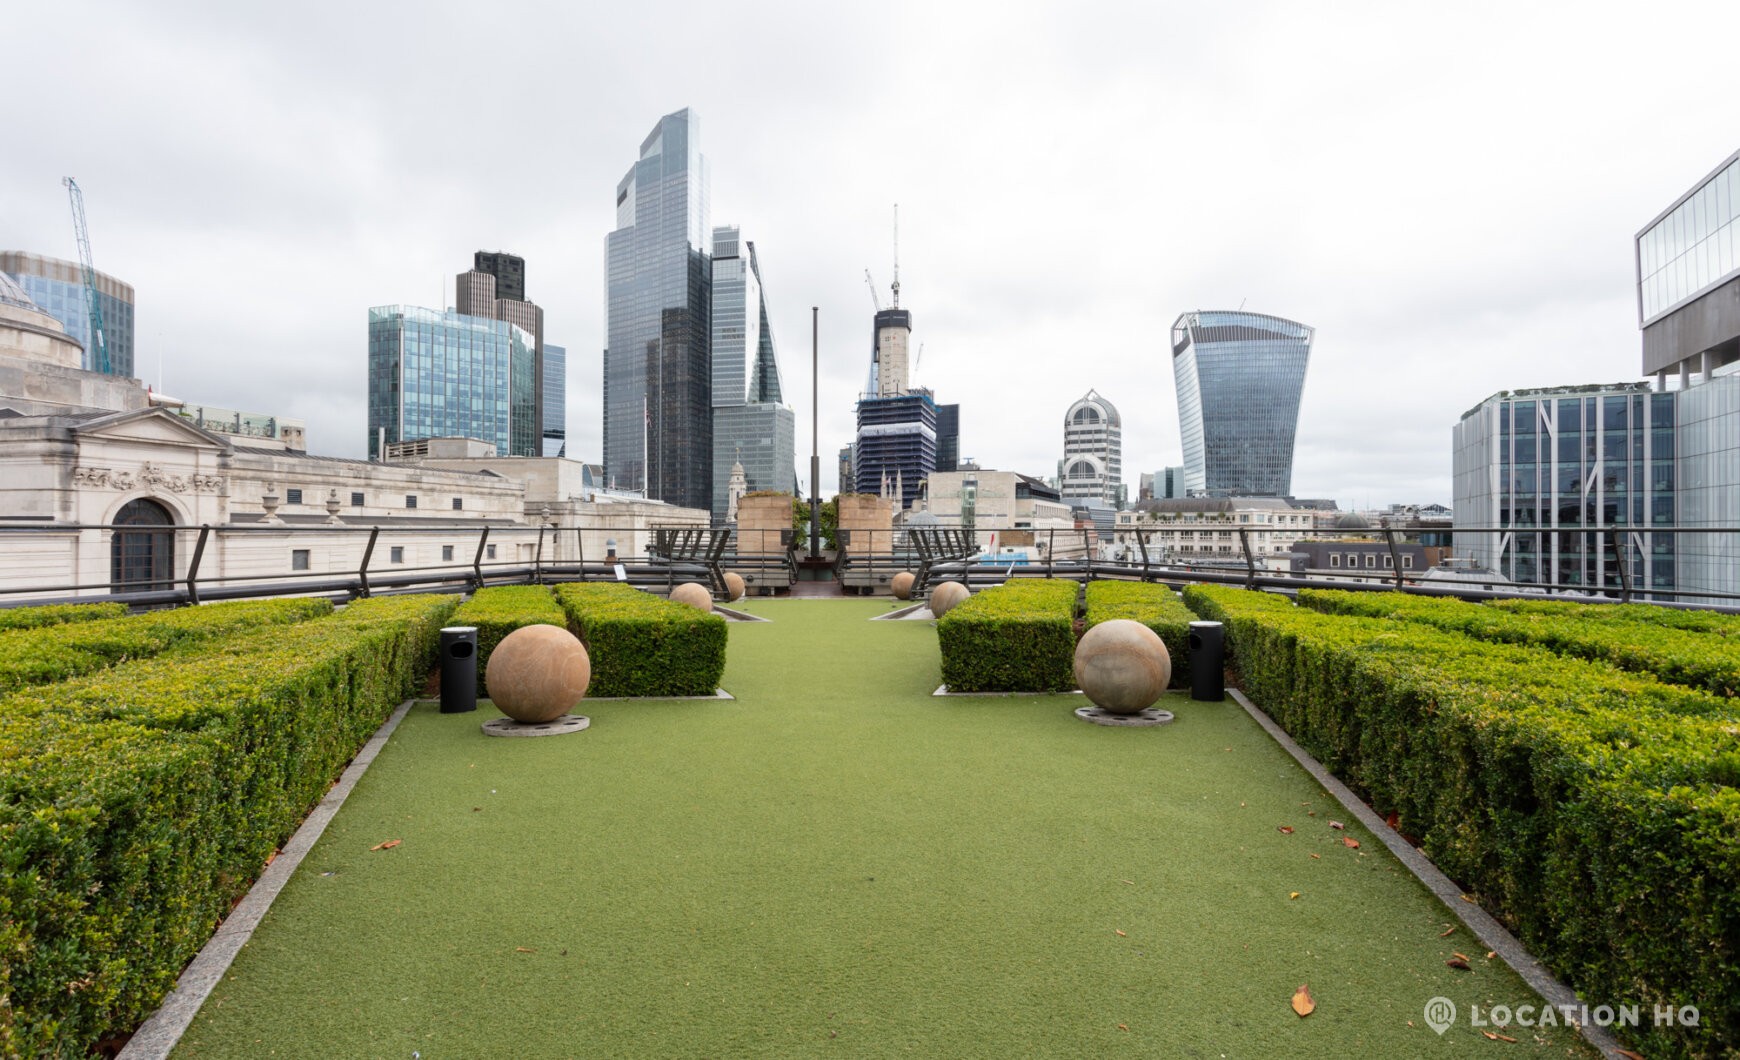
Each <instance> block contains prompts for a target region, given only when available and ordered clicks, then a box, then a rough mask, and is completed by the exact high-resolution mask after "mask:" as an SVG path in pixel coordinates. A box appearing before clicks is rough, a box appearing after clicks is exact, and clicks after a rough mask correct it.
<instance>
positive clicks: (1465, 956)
mask: <svg viewBox="0 0 1740 1060" xmlns="http://www.w3.org/2000/svg"><path fill="white" fill-rule="evenodd" d="M1450 956H1452V957H1455V958H1458V959H1460V960H1464V961H1472V960H1473V959H1474V958H1473V957H1470V956H1468V954H1466V953H1457V952H1456V951H1455V950H1451V951H1450Z"/></svg>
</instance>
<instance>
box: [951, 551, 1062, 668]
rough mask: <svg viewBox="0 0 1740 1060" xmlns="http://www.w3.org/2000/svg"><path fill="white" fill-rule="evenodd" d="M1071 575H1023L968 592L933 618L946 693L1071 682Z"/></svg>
mask: <svg viewBox="0 0 1740 1060" xmlns="http://www.w3.org/2000/svg"><path fill="white" fill-rule="evenodd" d="M1076 592H1077V586H1076V584H1075V582H1072V581H1051V580H1046V579H1038V578H1033V579H1021V580H1015V581H1009V582H1005V583H1004V584H1002V585H998V586H993V587H992V588H989V589H986V590H984V591H982V592H978V593H974V594H973V595H972V596H970V597H968V598H967V599H966V600H965V601H963V602H961V603H960V604H958V605H956V606H955V607H954V608H953V609H951V610H950V611H949V613H948V614H946V615H944V616H943V617H942V618H940V619H938V620H937V624H936V636H937V643H938V645H939V647H940V648H941V651H942V679H943V684H944V685H946V686H947V687H948V690H949V691H951V692H1065V691H1068V690H1069V689H1071V688H1074V687H1075V672H1074V662H1075V628H1074V623H1075V598H1076Z"/></svg>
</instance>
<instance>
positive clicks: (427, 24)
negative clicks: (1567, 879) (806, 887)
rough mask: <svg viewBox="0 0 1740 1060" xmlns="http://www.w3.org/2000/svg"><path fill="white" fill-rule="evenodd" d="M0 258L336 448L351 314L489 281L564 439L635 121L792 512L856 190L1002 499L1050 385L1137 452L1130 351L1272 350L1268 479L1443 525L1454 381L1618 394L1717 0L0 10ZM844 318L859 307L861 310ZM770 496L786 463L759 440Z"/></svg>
mask: <svg viewBox="0 0 1740 1060" xmlns="http://www.w3.org/2000/svg"><path fill="white" fill-rule="evenodd" d="M0 25H3V28H4V36H5V39H6V52H7V74H8V76H7V78H6V86H7V87H6V89H5V92H6V94H7V96H8V97H9V99H8V100H7V101H6V102H5V104H4V105H3V106H0V113H3V114H4V115H5V118H4V135H3V136H0V145H3V146H0V248H6V249H21V250H29V251H35V252H38V253H45V254H50V255H54V256H58V257H64V258H74V257H76V250H75V247H74V244H73V237H72V226H71V222H70V219H69V214H68V209H67V202H66V196H65V193H64V190H63V189H62V188H61V186H60V178H61V177H62V176H63V175H67V174H71V175H73V176H75V177H77V178H78V181H79V183H80V184H81V185H82V186H83V187H84V189H85V195H86V203H87V211H88V215H89V220H90V227H91V240H92V245H93V248H94V251H95V257H96V264H97V267H98V268H100V269H102V270H104V271H106V272H109V273H111V274H113V275H115V276H118V277H120V278H121V279H124V280H126V281H128V282H130V283H132V284H133V285H134V287H135V288H136V289H137V300H138V311H137V342H138V351H139V353H138V358H139V360H138V371H139V374H140V375H141V376H142V377H144V378H145V379H146V380H147V381H149V382H151V383H153V384H158V383H159V382H160V383H161V387H160V388H161V389H162V390H164V391H165V392H167V393H170V394H172V395H175V396H177V397H182V398H185V399H188V400H191V401H197V402H200V403H207V404H213V405H222V406H228V407H233V408H241V409H246V410H253V411H261V412H270V413H276V414H279V415H284V416H292V417H300V418H302V419H305V420H306V421H307V422H308V427H309V440H310V447H311V449H312V450H313V451H315V452H318V453H324V454H329V455H338V456H359V455H361V454H362V453H363V452H364V449H365V445H366V440H365V434H366V413H365V396H366V385H365V380H364V361H365V350H366V334H367V323H366V321H367V310H368V307H369V306H371V305H379V304H387V303H395V302H397V303H409V304H417V305H435V304H440V305H447V304H451V302H452V298H453V276H454V274H456V273H458V272H460V271H462V270H463V269H465V268H468V267H469V266H470V261H471V254H472V252H473V251H474V250H477V249H480V248H481V249H502V250H508V251H511V252H513V253H517V254H520V255H522V256H524V257H525V258H526V260H527V284H528V296H529V297H530V298H532V299H533V300H534V301H536V302H538V303H539V304H541V305H543V306H544V307H545V310H546V314H547V317H546V335H547V338H548V340H549V341H551V342H556V343H559V344H564V345H566V346H567V347H568V349H569V357H570V366H569V394H568V417H569V428H568V429H569V452H570V453H571V454H573V455H576V456H580V457H583V458H585V459H590V460H596V459H598V457H599V453H600V425H599V424H600V403H599V380H600V376H601V359H602V358H601V353H600V349H601V347H602V345H603V334H604V321H603V302H604V293H603V277H602V264H603V245H604V237H605V233H606V232H607V231H608V230H609V229H610V228H611V227H612V226H613V224H614V189H615V186H616V182H617V181H618V180H619V179H620V178H621V177H622V175H623V173H624V172H625V171H626V170H627V169H628V167H629V165H630V164H631V162H632V161H633V159H634V157H635V154H636V152H637V150H638V148H639V145H640V141H641V139H642V138H643V137H644V136H645V135H646V133H647V132H648V131H649V130H650V129H651V128H652V126H653V124H654V123H655V122H656V121H657V119H658V117H659V116H660V115H661V114H665V113H668V112H670V111H674V110H677V109H680V108H682V107H685V106H686V107H692V108H694V109H695V110H696V111H697V112H698V113H699V115H700V117H701V122H702V124H701V148H702V151H703V153H705V154H706V155H707V156H708V158H709V162H710V166H711V169H712V220H713V223H715V224H728V223H736V224H740V225H742V226H743V229H744V231H745V234H746V235H747V236H748V238H750V239H752V240H754V241H755V242H756V244H757V247H758V250H759V253H760V257H761V262H762V269H763V277H764V279H765V281H766V283H767V288H768V296H769V299H770V302H771V309H772V313H773V324H774V330H775V336H776V339H777V341H778V342H779V344H780V350H781V360H782V365H783V370H784V375H785V381H786V387H787V391H788V393H789V394H793V395H794V396H795V397H797V398H798V400H795V401H794V405H795V407H796V409H797V412H798V422H799V438H798V448H799V452H800V453H801V454H804V456H807V454H808V452H809V449H810V412H811V403H810V400H809V393H810V386H811V371H810V350H809V338H810V320H809V315H810V313H809V308H810V306H812V305H813V306H819V307H820V308H821V344H820V361H821V373H820V380H819V384H820V395H821V400H820V403H819V408H820V419H821V450H822V453H823V454H824V459H823V468H824V470H823V473H822V485H823V488H824V490H825V491H828V492H831V491H832V489H833V487H834V478H835V473H834V461H833V459H832V454H833V453H835V452H836V450H837V449H838V448H839V447H840V446H841V445H843V444H845V443H846V442H848V441H849V440H850V436H851V432H852V402H853V400H854V398H855V395H856V393H857V391H858V389H859V388H860V387H861V386H862V384H863V380H864V377H865V374H866V370H867V368H868V361H869V355H870V331H871V313H872V305H871V296H870V292H869V290H868V288H867V286H866V284H865V281H864V270H865V269H866V268H869V269H870V270H871V272H872V273H873V274H874V275H875V277H876V279H877V282H878V283H879V284H881V285H882V286H883V287H884V288H886V286H887V284H888V282H889V280H890V279H891V278H892V277H891V272H892V263H891V257H892V251H891V246H890V240H891V232H890V215H891V210H892V205H893V204H894V203H896V202H898V203H899V204H900V280H901V292H902V299H901V301H902V304H903V305H905V306H907V307H909V308H911V309H912V310H913V314H914V325H915V326H914V342H915V343H917V342H922V343H923V344H924V354H923V362H922V364H921V366H920V370H919V377H920V378H919V382H920V383H922V384H923V385H927V386H930V387H932V388H934V389H935V391H936V393H937V396H938V400H940V401H947V402H954V401H958V402H960V403H961V406H962V412H961V420H962V428H961V429H962V442H961V444H962V452H963V454H965V455H969V456H972V457H975V458H977V459H978V461H979V462H980V464H981V465H982V466H985V467H995V468H1001V469H1009V470H1018V471H1024V472H1027V473H1030V474H1040V475H1046V474H1051V473H1052V472H1053V471H1054V470H1055V464H1056V461H1057V458H1058V456H1059V455H1060V454H1059V450H1060V449H1061V446H1062V433H1063V426H1062V417H1063V413H1064V410H1065V409H1066V408H1067V406H1068V405H1069V404H1070V402H1071V401H1072V400H1073V399H1075V398H1076V397H1078V396H1080V395H1081V394H1083V393H1085V392H1086V391H1087V390H1088V389H1089V388H1095V389H1098V390H1099V391H1100V392H1101V393H1103V394H1105V395H1106V396H1107V397H1109V398H1110V399H1111V400H1112V401H1113V402H1114V403H1116V404H1117V405H1118V407H1119V409H1120V410H1121V411H1122V413H1123V416H1124V425H1125V428H1124V467H1125V474H1126V478H1127V480H1128V481H1130V482H1131V484H1132V485H1133V484H1134V481H1135V478H1136V475H1137V473H1138V472H1140V471H1143V470H1153V469H1155V468H1159V467H1163V466H1165V465H1168V464H1174V463H1178V462H1179V461H1180V455H1179V442H1178V415H1177V406H1176V403H1175V400H1174V393H1173V384H1172V372H1171V365H1170V351H1169V347H1168V331H1169V328H1170V325H1171V323H1172V321H1173V320H1174V319H1175V318H1176V317H1177V315H1178V314H1179V313H1180V312H1183V311H1186V310H1193V309H1217V308H1237V307H1238V306H1239V305H1241V304H1243V305H1244V306H1245V307H1246V308H1248V309H1251V310H1255V311H1259V312H1267V313H1273V314H1276V315H1279V316H1284V317H1290V318H1292V319H1295V320H1299V321H1302V322H1304V323H1307V324H1310V325H1313V326H1314V327H1315V328H1316V329H1317V340H1316V347H1315V349H1314V350H1313V352H1312V360H1311V366H1310V371H1309V373H1308V376H1307V379H1306V384H1305V400H1304V407H1303V409H1302V411H1301V414H1300V423H1299V447H1298V454H1297V458H1296V461H1295V467H1294V475H1293V487H1294V492H1295V493H1296V494H1298V495H1300V496H1321V497H1334V498H1336V499H1338V500H1340V501H1341V502H1342V503H1343V504H1344V506H1345V505H1356V506H1361V507H1364V506H1368V505H1382V504H1386V503H1390V502H1430V501H1439V502H1444V503H1448V502H1449V501H1450V449H1449V437H1450V428H1451V425H1452V424H1453V423H1455V422H1456V420H1457V419H1458V418H1459V417H1460V415H1461V413H1462V412H1463V411H1464V410H1466V409H1467V408H1468V407H1470V406H1471V405H1473V404H1475V403H1476V402H1478V401H1479V400H1481V399H1482V398H1484V397H1486V396H1487V395H1489V394H1491V393H1493V392H1494V391H1496V390H1500V389H1507V388H1516V387H1528V386H1546V385H1555V384H1570V383H1585V382H1612V381H1618V380H1624V379H1633V378H1636V376H1637V372H1638V369H1639V360H1640V358H1639V340H1638V332H1637V319H1636V310H1635V293H1634V287H1633V271H1632V244H1631V241H1632V237H1633V235H1634V234H1635V232H1636V231H1637V229H1639V228H1641V227H1642V226H1643V225H1644V224H1645V223H1646V222H1648V221H1649V220H1650V219H1651V218H1652V217H1653V216H1654V215H1655V214H1656V213H1657V212H1658V211H1659V210H1661V209H1662V208H1663V207H1665V206H1666V205H1668V203H1669V202H1671V201H1672V200H1673V199H1674V198H1675V197H1676V196H1677V195H1679V194H1680V193H1681V192H1683V191H1685V190H1686V189H1687V188H1689V187H1690V186H1691V185H1692V184H1693V183H1694V182H1695V181H1696V180H1698V179H1699V178H1700V177H1702V176H1703V175H1704V174H1705V173H1706V172H1708V171H1709V170H1710V169H1712V168H1713V167H1714V166H1715V165H1716V164H1717V163H1718V162H1720V161H1722V160H1723V159H1724V158H1726V157H1727V156H1728V155H1729V154H1730V153H1731V152H1733V151H1734V150H1735V149H1736V148H1737V147H1740V119H1736V116H1735V115H1736V112H1735V110H1734V84H1735V82H1734V72H1733V50H1732V49H1733V41H1734V40H1735V39H1736V37H1737V34H1740V5H1736V4H1732V3H1705V4H1673V3H1653V4H1648V5H1644V4H1611V3H1610V4H1593V5H1592V4H1586V3H1584V4H1575V5H1573V4H1568V3H1567V4H1517V3H1499V4H1472V3H1464V4H1442V3H1440V4H1423V3H1397V2H1393V0H1391V2H1384V3H1334V4H1330V3H1298V2H1283V3H1273V4H1261V3H1229V4H1209V3H1191V4H1181V3H1154V2H1149V3H1133V4H1123V3H1101V4H1079V3H1077V4H1063V3H1058V4H1033V3H1009V2H1001V3H994V4H993V3H980V4H968V3H929V4H922V3H921V4H905V3H878V4H856V5H838V4H817V3H790V4H761V3H753V2H752V3H743V4H717V3H705V4H701V3H694V4H690V3H646V4H640V5H609V6H606V5H602V4H591V3H568V4H511V3H498V4H476V3H466V4H456V3H455V4H447V3H396V2H370V3H349V4H327V3H319V2H312V3H303V4H295V5H281V4H280V5H269V6H268V5H252V4H234V3H175V2H154V3H151V4H126V3H82V2H80V3H64V4H60V3H57V4H43V3H36V4H27V3H10V4H5V5H3V6H0ZM883 297H884V298H886V291H885V290H884V292H883ZM799 463H800V465H801V466H802V468H803V469H804V472H805V474H806V475H807V468H808V461H807V459H804V458H803V457H800V460H799Z"/></svg>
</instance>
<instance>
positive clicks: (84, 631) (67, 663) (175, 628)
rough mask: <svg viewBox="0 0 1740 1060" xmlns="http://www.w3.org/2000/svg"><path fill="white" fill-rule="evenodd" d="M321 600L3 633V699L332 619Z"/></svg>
mask: <svg viewBox="0 0 1740 1060" xmlns="http://www.w3.org/2000/svg"><path fill="white" fill-rule="evenodd" d="M331 611H332V604H331V603H330V602H328V601H326V600H322V599H294V600H246V601H237V602H233V603H221V604H201V605H200V606H198V607H178V608H175V609H174V610H168V611H145V612H142V613H140V614H137V615H125V616H123V617H121V618H105V619H95V620H92V621H87V622H77V623H74V624H70V625H67V624H62V625H52V626H40V627H37V628H34V629H14V630H8V631H6V632H3V633H0V693H6V692H10V691H12V690H13V689H17V688H22V687H25V686H27V685H41V684H48V683H50V682H53V681H64V680H66V679H67V678H69V677H76V676H78V675H79V674H86V673H90V672H92V671H94V670H101V669H103V668H105V667H109V666H114V665H115V664H117V663H120V662H124V661H126V660H128V659H143V658H149V657H150V656H153V655H158V654H160V653H162V652H165V651H168V650H169V649H171V648H174V647H177V646H179V645H183V644H192V643H196V642H203V641H211V640H215V639H217V638H220V637H227V636H229V635H231V634H233V633H240V632H244V631H246V630H250V629H253V628H255V627H257V626H262V625H283V624H288V623H293V622H301V621H304V620H306V619H310V618H314V617H316V616H319V615H325V614H330V613H331Z"/></svg>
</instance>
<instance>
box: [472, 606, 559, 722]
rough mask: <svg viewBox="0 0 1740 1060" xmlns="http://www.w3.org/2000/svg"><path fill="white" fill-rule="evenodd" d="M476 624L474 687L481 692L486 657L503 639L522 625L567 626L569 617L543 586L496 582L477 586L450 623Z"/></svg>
mask: <svg viewBox="0 0 1740 1060" xmlns="http://www.w3.org/2000/svg"><path fill="white" fill-rule="evenodd" d="M449 624H450V625H455V626H476V627H477V688H478V691H479V692H480V693H481V694H483V695H486V696H487V695H488V694H489V690H488V689H487V688H485V687H484V675H485V674H486V673H487V672H488V670H489V656H490V653H491V652H493V651H495V646H496V645H497V644H500V643H501V641H502V638H503V637H505V636H507V635H508V634H509V633H512V632H513V631H514V630H516V629H519V628H520V627H521V626H536V625H551V626H560V627H561V628H563V629H567V628H568V616H567V614H566V613H564V612H563V610H562V608H561V607H560V606H558V605H557V603H556V598H555V597H554V596H551V595H550V590H549V589H548V588H547V587H545V586H542V585H498V586H495V587H493V588H489V589H479V590H477V592H476V593H473V594H472V597H471V599H469V600H467V601H466V602H465V603H463V604H460V605H459V610H457V611H455V612H453V618H452V620H451V621H450V623H449Z"/></svg>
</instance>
